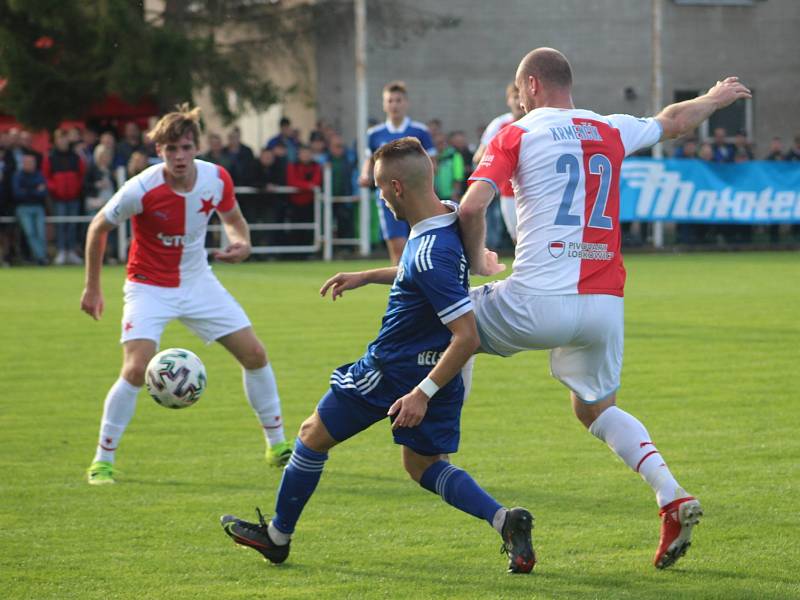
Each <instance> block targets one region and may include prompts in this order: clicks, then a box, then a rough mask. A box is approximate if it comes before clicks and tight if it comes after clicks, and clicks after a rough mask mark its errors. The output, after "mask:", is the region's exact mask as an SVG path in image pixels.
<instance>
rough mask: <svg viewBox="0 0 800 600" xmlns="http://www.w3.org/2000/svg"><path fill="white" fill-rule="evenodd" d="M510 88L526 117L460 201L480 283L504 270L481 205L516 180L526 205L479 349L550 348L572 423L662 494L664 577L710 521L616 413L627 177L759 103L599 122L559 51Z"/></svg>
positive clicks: (488, 157) (635, 426)
mask: <svg viewBox="0 0 800 600" xmlns="http://www.w3.org/2000/svg"><path fill="white" fill-rule="evenodd" d="M515 82H516V84H517V88H518V89H519V93H520V103H521V105H522V106H523V108H524V109H525V113H526V114H525V116H524V117H522V118H521V119H519V120H517V121H516V122H514V123H513V124H511V125H509V126H507V127H506V128H504V129H503V130H502V131H501V132H500V133H498V134H497V136H495V137H494V138H493V139H492V141H491V142H490V144H489V147H488V149H487V150H486V152H485V153H484V155H483V157H482V159H481V162H480V164H479V166H478V168H477V169H476V170H475V172H474V173H473V175H472V177H471V180H472V182H473V183H472V185H471V186H470V188H469V189H468V190H467V193H466V194H465V195H464V197H463V198H462V201H461V211H460V225H461V232H462V236H463V239H464V247H465V249H466V251H467V257H468V258H469V260H470V262H471V264H472V265H473V268H474V270H475V272H477V273H480V274H484V275H489V274H493V273H496V272H498V266H497V265H496V264H494V261H493V260H492V259H493V255H492V254H490V253H487V252H486V249H485V247H484V243H483V242H484V240H483V237H482V234H483V232H484V227H485V223H484V214H485V210H486V207H487V206H488V204H489V202H491V201H492V198H493V196H494V195H496V194H497V191H498V188H500V186H501V185H502V183H503V182H504V181H506V180H508V179H509V178H510V179H511V181H512V184H513V187H514V196H515V200H516V203H517V216H518V218H519V222H518V225H517V233H518V241H517V246H516V258H515V260H514V272H513V273H512V274H511V276H510V277H508V279H506V280H504V281H500V282H497V283H494V284H489V285H486V286H483V287H481V288H477V289H474V290H473V291H472V293H471V296H472V301H473V305H474V306H475V316H476V320H477V324H478V333H479V335H480V338H481V347H482V349H483V350H484V351H485V352H488V353H491V354H498V355H502V356H509V355H511V354H514V353H516V352H520V351H523V350H543V349H549V350H550V369H551V372H552V374H553V376H554V377H556V378H557V379H559V380H560V381H561V382H562V383H564V385H566V386H567V387H568V388H569V389H570V390H571V392H572V394H571V400H572V406H573V410H574V412H575V415H576V416H577V417H578V419H579V420H580V421H581V423H583V425H584V426H586V427H587V428H588V429H589V431H590V432H591V433H592V434H593V435H594V436H596V437H597V438H599V439H601V440H602V441H604V442H606V443H607V444H608V446H609V447H610V448H611V450H612V451H613V452H615V453H616V454H617V455H618V456H619V457H620V458H621V459H622V460H623V461H624V462H625V463H626V464H627V465H628V466H629V467H630V468H631V469H633V470H634V471H635V472H636V473H638V474H640V475H641V476H642V478H643V479H644V480H645V481H646V482H647V483H648V484H649V485H650V486H651V488H652V489H653V491H654V492H655V495H656V501H657V502H658V505H659V507H660V515H661V519H662V524H661V525H662V526H661V540H660V542H659V546H658V549H657V551H656V555H655V558H654V560H653V562H654V564H655V566H656V567H658V568H664V567H668V566H670V565H671V564H673V563H674V562H675V561H676V560H678V559H679V558H680V557H681V556H683V554H684V553H685V552H686V549H687V548H688V547H689V545H690V542H691V533H692V528H693V526H694V525H696V524H697V523H698V521H699V518H700V516H701V515H702V509H701V508H700V503H699V502H698V501H697V499H695V498H693V497H692V496H690V495H689V494H687V493H686V491H685V490H684V489H683V488H682V487H681V486H680V485H679V484H678V482H677V481H676V479H675V478H674V476H673V475H672V473H671V471H670V469H669V468H668V467H667V464H666V461H665V460H664V458H663V457H662V456H661V453H660V452H659V451H658V449H657V448H656V447H655V445H654V443H653V441H652V440H651V438H650V434H649V433H648V432H647V429H645V427H644V425H642V423H641V422H640V421H639V420H638V419H636V418H635V417H634V416H633V415H631V414H629V413H627V412H625V411H623V410H621V409H620V408H619V407H617V406H616V391H617V388H618V387H619V385H620V372H621V369H622V350H623V293H624V288H625V268H624V266H623V264H622V256H621V254H620V245H621V244H620V241H621V240H620V238H621V236H620V223H619V212H620V207H619V202H620V198H619V178H620V170H621V167H622V161H623V159H624V158H625V157H626V156H628V155H629V154H631V153H633V152H636V151H637V150H639V149H641V148H645V147H647V146H651V145H653V144H655V143H656V142H658V141H659V140H660V139H661V138H662V137H668V138H674V137H678V136H680V135H685V134H686V133H687V132H688V131H691V130H692V129H693V128H695V127H697V126H698V125H699V124H700V123H701V122H702V121H704V120H705V119H707V118H708V117H709V116H710V115H711V114H713V113H714V111H716V110H718V109H720V108H724V107H725V106H728V105H730V104H731V103H732V102H734V101H735V100H737V99H739V98H747V97H749V96H750V92H749V90H747V88H745V87H744V86H743V85H741V83H739V82H738V80H737V78H735V77H729V78H726V79H724V80H723V81H719V82H718V83H717V85H715V86H714V87H712V88H711V89H710V90H709V91H708V93H706V94H704V95H703V96H700V97H698V98H695V99H694V100H689V101H686V102H680V103H677V104H673V105H671V106H668V107H667V108H665V109H664V110H663V111H662V112H661V113H659V114H658V115H657V116H656V117H654V118H647V119H639V118H635V117H631V116H628V115H610V116H603V115H599V114H597V113H595V112H592V111H589V110H580V109H576V108H574V104H573V100H572V69H571V67H570V65H569V62H568V61H567V59H566V57H565V56H564V55H563V54H561V53H560V52H558V51H557V50H554V49H552V48H538V49H536V50H533V51H531V52H529V53H528V54H527V55H526V56H525V57H524V58H523V59H522V61H521V62H520V65H519V67H518V69H517V73H516V78H515ZM487 184H488V185H487Z"/></svg>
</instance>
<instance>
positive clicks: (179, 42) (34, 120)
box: [0, 0, 458, 128]
mask: <svg viewBox="0 0 800 600" xmlns="http://www.w3.org/2000/svg"><path fill="white" fill-rule="evenodd" d="M368 6H369V10H370V23H371V26H373V24H375V23H377V24H378V26H379V27H380V35H379V36H376V39H378V40H380V41H379V43H389V44H392V45H398V44H402V43H404V42H405V41H406V39H405V38H406V36H408V35H422V34H424V33H425V32H427V31H429V30H431V29H441V28H446V27H452V26H454V25H456V24H457V23H458V20H457V19H453V18H451V17H448V16H443V15H439V14H436V13H433V12H429V11H425V10H421V9H419V8H414V7H413V6H410V5H404V4H403V2H402V1H401V0H395V1H392V2H374V3H373V2H370V3H369V5H368ZM352 14H353V4H352V1H351V0H316V1H312V0H309V1H308V2H291V3H290V2H286V3H284V2H281V1H280V0H165V1H164V3H163V8H162V9H161V10H159V11H157V12H152V11H145V9H144V6H143V2H142V0H0V79H5V80H6V82H5V87H4V88H3V89H2V91H0V111H2V112H6V113H8V114H11V115H13V116H14V117H16V118H17V119H18V120H19V121H20V122H22V123H24V124H25V125H27V126H29V127H34V128H52V127H54V126H55V125H57V124H58V123H59V122H60V121H62V120H63V119H66V118H82V117H83V116H84V115H86V113H87V111H88V110H89V108H90V107H91V106H92V104H93V103H96V102H99V101H102V100H103V99H104V98H105V97H107V96H108V95H109V94H117V95H119V96H121V97H122V98H123V99H125V100H127V101H129V102H137V101H138V100H140V99H141V98H143V97H145V96H149V97H152V98H154V99H155V100H156V102H157V103H158V105H159V107H160V108H161V109H163V110H168V109H170V108H172V107H173V106H174V105H175V104H177V103H179V102H185V101H187V100H190V99H191V98H192V97H193V94H194V93H195V92H197V91H199V90H204V89H206V90H208V91H209V93H210V97H211V101H212V103H213V105H214V108H215V110H216V111H217V113H218V114H219V115H220V117H221V118H222V119H223V120H224V121H227V122H230V121H232V120H234V119H235V118H236V117H237V116H238V115H240V114H241V113H242V112H243V111H244V110H246V109H248V108H255V109H257V110H264V109H266V108H268V107H269V106H270V105H271V104H273V103H275V102H276V101H278V100H279V99H280V98H281V94H282V93H285V92H287V91H291V90H281V89H279V88H278V87H277V86H276V85H275V83H274V82H273V81H272V80H270V78H269V76H268V75H267V72H266V69H264V68H263V65H264V63H265V62H270V61H284V62H285V61H289V62H288V63H287V64H290V65H291V66H292V71H293V72H295V73H297V75H298V84H299V85H298V87H300V88H302V87H303V84H304V83H307V84H308V86H307V87H309V88H310V87H311V86H310V82H307V81H304V78H303V75H304V73H306V72H308V64H307V61H309V60H313V53H312V55H309V53H308V52H307V51H306V49H307V47H308V46H307V44H306V43H305V42H306V41H307V40H309V39H313V37H314V36H315V35H317V34H318V33H320V32H323V31H324V32H326V33H328V34H329V33H330V32H331V31H340V32H341V34H342V35H345V32H352V28H351V27H350V24H351V23H352Z"/></svg>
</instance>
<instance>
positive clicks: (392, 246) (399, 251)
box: [386, 237, 408, 265]
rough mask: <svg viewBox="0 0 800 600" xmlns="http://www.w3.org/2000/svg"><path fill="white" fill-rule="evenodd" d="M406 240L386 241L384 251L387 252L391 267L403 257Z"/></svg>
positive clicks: (399, 238) (392, 239) (394, 239)
mask: <svg viewBox="0 0 800 600" xmlns="http://www.w3.org/2000/svg"><path fill="white" fill-rule="evenodd" d="M407 241H408V240H407V239H406V238H404V237H396V238H389V239H388V240H386V249H387V250H388V251H389V260H390V261H391V262H392V264H393V265H396V264H398V263H399V262H400V257H401V256H402V255H403V249H404V248H405V247H406V242H407Z"/></svg>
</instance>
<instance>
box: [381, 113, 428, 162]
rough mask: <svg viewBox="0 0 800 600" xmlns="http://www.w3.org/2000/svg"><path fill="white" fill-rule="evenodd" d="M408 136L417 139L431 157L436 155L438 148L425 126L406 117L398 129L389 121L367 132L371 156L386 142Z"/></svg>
mask: <svg viewBox="0 0 800 600" xmlns="http://www.w3.org/2000/svg"><path fill="white" fill-rule="evenodd" d="M407 136H411V137H415V138H417V139H418V140H419V143H420V144H422V147H423V148H425V151H426V152H427V153H428V154H430V155H431V156H433V155H434V154H436V147H435V146H434V144H433V140H432V139H431V134H430V132H429V131H428V128H427V127H426V126H425V124H424V123H420V122H418V121H412V120H411V119H409V118H408V117H406V118H405V120H404V121H403V123H402V124H401V125H400V127H398V128H394V127H393V126H392V124H391V122H390V121H388V120H387V121H386V122H385V123H381V124H380V125H375V126H374V127H370V128H369V129H368V130H367V146H368V147H369V153H370V156H371V155H372V153H373V152H375V151H376V150H377V149H378V148H380V147H381V146H383V145H384V144H385V143H386V142H391V141H392V140H397V139H400V138H401V137H407Z"/></svg>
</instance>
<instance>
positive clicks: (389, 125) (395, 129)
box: [386, 117, 411, 133]
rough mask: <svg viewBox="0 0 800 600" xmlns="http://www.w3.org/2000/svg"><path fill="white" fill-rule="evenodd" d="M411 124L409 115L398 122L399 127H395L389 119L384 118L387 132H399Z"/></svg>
mask: <svg viewBox="0 0 800 600" xmlns="http://www.w3.org/2000/svg"><path fill="white" fill-rule="evenodd" d="M410 124H411V117H406V118H405V119H403V122H402V123H400V127H395V126H394V125H392V120H391V119H386V131H388V132H389V133H401V132H403V131H405V130H406V129H408V126H409V125H410Z"/></svg>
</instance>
